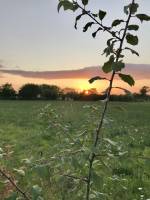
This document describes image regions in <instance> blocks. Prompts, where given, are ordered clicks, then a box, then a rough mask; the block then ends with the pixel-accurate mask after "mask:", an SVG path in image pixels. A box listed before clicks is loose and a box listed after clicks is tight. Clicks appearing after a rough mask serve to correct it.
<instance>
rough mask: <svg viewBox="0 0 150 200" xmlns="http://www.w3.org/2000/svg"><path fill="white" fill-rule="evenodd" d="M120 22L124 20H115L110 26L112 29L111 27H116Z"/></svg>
mask: <svg viewBox="0 0 150 200" xmlns="http://www.w3.org/2000/svg"><path fill="white" fill-rule="evenodd" d="M121 22H124V20H122V19H121V20H120V19H116V20H114V21H113V23H112V25H111V26H112V27H113V26H118V25H119V24H121Z"/></svg>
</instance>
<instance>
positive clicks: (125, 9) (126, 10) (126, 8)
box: [124, 6, 129, 15]
mask: <svg viewBox="0 0 150 200" xmlns="http://www.w3.org/2000/svg"><path fill="white" fill-rule="evenodd" d="M128 9H129V6H124V13H125V14H126V15H128V14H129V11H128Z"/></svg>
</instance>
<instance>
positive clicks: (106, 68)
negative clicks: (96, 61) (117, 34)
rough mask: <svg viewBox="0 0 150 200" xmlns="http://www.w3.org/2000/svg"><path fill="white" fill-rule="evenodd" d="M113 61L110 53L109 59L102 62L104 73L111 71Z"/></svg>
mask: <svg viewBox="0 0 150 200" xmlns="http://www.w3.org/2000/svg"><path fill="white" fill-rule="evenodd" d="M113 62H114V56H113V55H112V56H110V58H109V61H108V62H105V63H104V65H103V67H102V70H103V72H105V73H109V72H111V71H112V64H113Z"/></svg>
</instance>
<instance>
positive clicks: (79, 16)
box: [74, 13, 85, 29]
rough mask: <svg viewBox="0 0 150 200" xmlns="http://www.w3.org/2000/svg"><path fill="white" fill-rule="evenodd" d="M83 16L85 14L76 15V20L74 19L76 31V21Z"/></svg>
mask: <svg viewBox="0 0 150 200" xmlns="http://www.w3.org/2000/svg"><path fill="white" fill-rule="evenodd" d="M83 15H85V13H82V14H80V15H78V16H77V17H76V19H75V25H74V27H75V29H77V23H78V21H79V20H80V19H81V17H82V16H83Z"/></svg>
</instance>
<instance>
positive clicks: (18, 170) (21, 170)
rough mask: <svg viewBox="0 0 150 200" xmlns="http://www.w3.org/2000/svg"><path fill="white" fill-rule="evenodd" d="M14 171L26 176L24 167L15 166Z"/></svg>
mask: <svg viewBox="0 0 150 200" xmlns="http://www.w3.org/2000/svg"><path fill="white" fill-rule="evenodd" d="M14 171H15V172H17V173H18V174H19V175H21V176H25V171H24V170H23V169H15V168H14Z"/></svg>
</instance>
